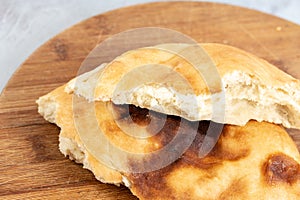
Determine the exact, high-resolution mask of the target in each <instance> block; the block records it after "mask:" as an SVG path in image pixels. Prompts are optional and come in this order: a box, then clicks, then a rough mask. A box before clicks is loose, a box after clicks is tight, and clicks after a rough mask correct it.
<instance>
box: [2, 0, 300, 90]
mask: <svg viewBox="0 0 300 200" xmlns="http://www.w3.org/2000/svg"><path fill="white" fill-rule="evenodd" d="M156 1H157V0H156ZM206 1H210V0H206ZM146 2H153V0H47V1H46V0H26V1H25V0H0V91H2V89H3V88H4V86H5V84H6V83H7V81H8V80H9V78H10V77H11V75H12V74H13V72H14V71H15V70H16V69H17V68H18V66H20V64H21V63H22V62H23V61H24V60H25V59H26V58H27V57H28V56H29V55H30V54H31V53H32V52H33V51H34V50H35V49H36V48H38V47H39V46H41V45H42V44H43V43H44V42H46V41H47V40H48V39H50V38H51V37H53V36H54V35H56V34H58V33H59V32H61V31H63V30H64V29H66V28H68V27H70V26H72V25H74V24H76V23H78V22H80V21H81V20H84V19H86V18H89V17H91V16H93V15H97V14H100V13H103V12H105V11H108V10H112V9H115V8H119V7H123V6H128V5H134V4H137V3H146ZM211 2H222V3H228V4H232V5H239V6H243V7H248V8H253V9H256V10H260V11H263V12H266V13H270V14H273V15H276V16H279V17H282V18H284V19H287V20H290V21H292V22H295V23H297V24H300V12H299V9H300V1H299V0H247V1H245V0H243V1H242V0H212V1H211Z"/></svg>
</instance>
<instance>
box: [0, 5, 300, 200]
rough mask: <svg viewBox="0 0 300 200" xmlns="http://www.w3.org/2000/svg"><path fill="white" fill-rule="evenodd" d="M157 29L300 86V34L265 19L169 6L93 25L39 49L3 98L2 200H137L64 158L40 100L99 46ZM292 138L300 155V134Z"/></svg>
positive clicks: (220, 9)
mask: <svg viewBox="0 0 300 200" xmlns="http://www.w3.org/2000/svg"><path fill="white" fill-rule="evenodd" d="M150 26H151V27H153V26H156V27H166V28H170V29H174V30H177V31H180V32H182V33H184V34H186V35H189V36H191V37H192V38H194V39H195V40H196V41H198V42H219V43H227V44H230V45H233V46H236V47H239V48H241V49H244V50H246V51H249V52H252V53H254V54H255V55H257V56H259V57H262V58H264V59H266V60H268V61H269V62H271V63H273V64H275V65H276V66H278V67H279V68H280V69H282V70H283V71H285V72H287V73H289V74H291V75H293V76H295V77H297V78H300V73H299V71H300V70H299V67H300V39H299V36H300V27H299V26H298V25H295V24H293V23H290V22H288V21H285V20H282V19H279V18H276V17H273V16H270V15H266V14H263V13H260V12H256V11H253V10H248V9H244V8H239V7H233V6H228V5H221V4H215V3H200V2H176V3H175V2H173V3H170V2H164V3H151V4H145V5H137V6H133V7H127V8H122V9H118V10H114V11H111V12H108V13H105V14H102V15H98V16H95V17H93V18H90V19H88V20H86V21H83V22H82V23H79V24H77V25H75V26H73V27H71V28H69V29H67V30H66V31H64V32H62V33H61V34H59V35H57V36H56V37H54V38H52V39H51V40H49V41H48V42H47V43H45V44H44V45H43V46H41V47H40V48H39V49H37V50H36V51H35V52H34V53H33V54H32V55H31V56H30V57H29V58H28V59H27V60H26V61H25V62H24V63H23V64H22V66H21V67H20V68H19V69H18V70H17V71H16V72H15V74H14V75H13V77H12V78H11V79H10V81H9V83H8V84H7V86H6V87H5V89H4V90H3V92H2V94H1V96H0V143H1V145H0V199H135V197H133V196H132V195H131V194H130V192H129V190H127V189H126V188H125V187H117V186H113V185H106V184H102V183H100V182H98V181H96V180H95V178H94V177H93V175H92V174H91V173H90V172H89V171H87V170H84V169H82V167H81V166H80V165H78V164H75V163H74V162H72V161H69V160H68V159H66V158H64V156H63V155H61V154H60V153H59V150H58V133H59V129H58V128H57V127H56V126H55V125H52V124H49V123H47V122H46V121H45V120H44V119H43V118H42V117H41V116H40V115H39V114H38V113H37V106H36V104H35V100H36V99H37V98H38V97H39V96H41V95H43V94H46V93H48V92H50V91H51V90H52V89H54V88H56V87H58V86H60V85H62V84H63V83H66V82H67V81H68V80H70V79H71V78H73V77H74V76H75V75H76V73H77V70H78V68H79V66H80V65H81V62H82V61H83V60H84V58H85V57H86V56H87V55H88V53H89V52H90V51H91V50H92V49H93V48H94V47H95V45H96V44H97V43H99V42H101V41H103V40H104V39H106V38H108V37H110V36H111V35H114V34H116V33H119V32H122V31H125V30H128V29H132V28H137V27H150ZM279 27H280V28H279ZM95 66H96V63H95ZM291 135H292V137H293V138H294V140H295V141H296V143H297V145H298V147H300V134H299V132H298V131H295V130H293V131H291Z"/></svg>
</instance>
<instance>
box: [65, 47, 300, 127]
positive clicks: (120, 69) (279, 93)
mask: <svg viewBox="0 0 300 200" xmlns="http://www.w3.org/2000/svg"><path fill="white" fill-rule="evenodd" d="M194 46H195V45H188V44H164V45H158V46H155V47H147V48H141V49H137V50H132V51H128V52H126V53H124V54H123V55H121V56H119V57H117V58H116V59H115V60H113V61H112V62H111V63H109V64H107V65H105V64H103V65H101V66H100V67H99V68H97V69H95V70H94V71H92V72H91V73H90V74H86V75H83V76H79V77H78V78H76V79H74V80H73V81H71V82H70V83H69V84H67V87H66V91H67V92H74V93H75V94H77V95H80V96H82V97H84V98H86V99H87V100H88V101H113V102H114V103H116V104H120V105H121V104H132V105H136V106H139V107H141V108H147V109H149V110H154V111H157V112H162V113H165V114H169V115H176V116H180V117H183V118H185V119H188V120H190V121H201V120H214V119H212V118H213V117H212V115H213V113H214V112H217V115H218V114H219V113H218V112H220V118H218V119H215V120H214V121H216V122H219V123H225V124H233V125H241V126H242V125H245V124H246V123H247V122H248V121H249V120H251V119H255V120H257V121H267V122H272V123H276V124H283V125H284V126H285V127H287V128H300V121H299V120H298V119H299V118H300V82H299V80H297V79H295V78H293V77H292V76H290V75H288V74H286V73H284V72H283V71H281V70H279V69H278V68H277V67H275V66H273V65H271V64H270V63H268V62H266V61H264V60H262V59H260V58H258V57H256V56H253V55H251V54H249V53H247V52H245V51H242V50H240V49H237V48H234V47H231V46H227V45H222V44H213V43H207V44H200V47H201V48H203V49H204V50H205V53H207V54H208V55H209V57H210V58H211V61H210V60H207V56H203V55H202V57H201V56H199V58H196V59H200V62H201V59H203V63H206V65H204V67H203V66H202V67H203V68H205V66H206V67H207V66H210V68H208V69H204V71H202V72H203V73H204V75H205V74H208V75H210V76H206V77H203V76H201V75H199V72H198V71H197V70H196V69H195V67H194V66H193V65H192V63H191V62H189V59H186V58H184V56H185V55H186V54H185V53H186V52H189V49H190V48H192V47H194ZM198 50H199V47H198ZM182 52H185V53H182ZM182 55H184V56H182ZM153 64H161V65H165V66H169V71H168V69H166V70H165V72H164V73H163V72H162V71H161V70H157V69H156V68H155V67H151V68H146V69H143V68H142V67H141V66H147V65H153ZM213 65H215V66H216V69H217V71H218V76H220V77H219V78H220V80H221V82H222V84H221V85H218V84H216V85H213V84H212V85H210V86H209V87H208V85H207V81H210V80H209V79H216V81H215V82H216V83H218V80H217V79H218V77H217V76H216V77H214V76H215V73H214V72H215V71H214V70H212V69H213V68H214V66H213ZM151 69H152V70H151ZM143 70H144V71H143ZM149 70H150V71H149ZM205 70H206V71H205ZM202 72H201V73H202ZM177 73H178V74H180V76H181V79H180V78H178V77H177V75H176V74H177ZM201 73H200V74H201ZM128 74H129V75H128ZM202 75H203V74H202ZM153 77H155V79H152V78H153ZM174 77H175V78H174ZM144 79H147V80H148V82H146V83H143V84H140V83H141V81H142V80H144ZM151 80H154V81H151ZM179 80H180V81H179ZM211 82H213V80H212V81H211ZM222 91H225V94H224V98H225V100H224V102H221V101H222V95H223V94H222ZM212 98H214V99H216V100H215V101H214V102H213V101H212ZM218 101H219V102H218ZM212 102H213V103H219V104H220V105H221V104H223V105H224V106H225V110H224V114H223V111H218V110H216V109H215V110H214V109H213V107H212ZM221 115H224V116H221Z"/></svg>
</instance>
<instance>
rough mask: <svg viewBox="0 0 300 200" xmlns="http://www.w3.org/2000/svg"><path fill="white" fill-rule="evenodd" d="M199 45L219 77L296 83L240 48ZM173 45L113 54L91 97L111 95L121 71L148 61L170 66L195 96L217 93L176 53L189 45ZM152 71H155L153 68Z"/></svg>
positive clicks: (276, 83) (124, 72)
mask: <svg viewBox="0 0 300 200" xmlns="http://www.w3.org/2000/svg"><path fill="white" fill-rule="evenodd" d="M199 45H200V47H202V48H203V49H204V50H205V52H206V53H207V54H208V55H209V57H210V58H211V59H212V61H213V63H214V64H215V65H216V67H217V70H218V71H219V74H220V77H221V78H222V77H224V76H225V75H226V74H231V73H232V72H234V71H240V72H243V73H245V74H247V75H249V76H250V77H251V78H253V79H254V80H257V81H259V82H260V84H261V85H265V86H273V87H275V88H280V87H282V86H283V85H285V84H297V85H298V86H299V81H298V80H297V79H295V78H293V77H291V76H290V75H288V74H286V73H284V72H283V71H281V70H279V69H278V68H277V67H275V66H273V65H271V64H270V63H268V62H267V61H265V60H263V59H260V58H258V57H256V56H254V55H252V54H250V53H247V52H245V51H243V50H240V49H238V48H235V47H231V46H228V45H223V44H216V43H203V44H199ZM177 46H179V47H176V50H174V47H173V46H170V45H159V46H158V47H148V48H141V49H137V50H131V51H128V52H126V53H124V54H123V55H121V56H119V57H117V58H116V59H115V60H114V61H112V62H111V63H109V64H108V65H107V66H106V67H105V69H104V71H103V72H102V77H101V82H100V81H99V82H98V83H97V85H96V88H95V98H96V99H101V97H109V98H112V96H113V94H112V92H113V91H114V90H115V88H116V85H117V84H118V83H119V82H120V80H121V79H122V78H123V76H124V75H125V74H127V73H129V72H130V71H131V70H133V69H134V68H139V67H141V66H144V65H149V64H163V65H167V66H169V67H171V68H172V69H173V70H174V71H176V72H178V73H179V74H181V75H182V76H183V77H184V78H185V79H186V80H187V81H188V83H189V84H190V85H191V87H192V88H193V89H194V90H193V91H194V92H195V95H206V94H210V92H212V93H215V92H219V91H220V88H218V86H216V87H215V90H213V91H212V90H210V91H209V88H208V86H207V83H206V81H205V80H203V78H202V77H201V76H198V75H197V74H199V73H198V72H197V70H196V69H195V68H194V67H193V66H192V64H191V63H190V62H189V60H188V59H186V58H184V57H182V56H181V54H180V52H182V51H184V49H186V48H189V47H190V45H186V44H177ZM168 50H171V51H168ZM174 51H175V52H174ZM183 55H184V54H183ZM210 67H214V66H210ZM153 73H157V72H155V71H153ZM206 78H208V77H206ZM132 81H133V82H134V81H136V79H135V78H133V77H132ZM163 82H164V79H161V80H160V83H163ZM130 85H133V83H132V82H131V83H130ZM130 87H131V86H130ZM175 89H176V88H175ZM179 92H182V93H183V94H184V93H185V91H183V90H180V88H179Z"/></svg>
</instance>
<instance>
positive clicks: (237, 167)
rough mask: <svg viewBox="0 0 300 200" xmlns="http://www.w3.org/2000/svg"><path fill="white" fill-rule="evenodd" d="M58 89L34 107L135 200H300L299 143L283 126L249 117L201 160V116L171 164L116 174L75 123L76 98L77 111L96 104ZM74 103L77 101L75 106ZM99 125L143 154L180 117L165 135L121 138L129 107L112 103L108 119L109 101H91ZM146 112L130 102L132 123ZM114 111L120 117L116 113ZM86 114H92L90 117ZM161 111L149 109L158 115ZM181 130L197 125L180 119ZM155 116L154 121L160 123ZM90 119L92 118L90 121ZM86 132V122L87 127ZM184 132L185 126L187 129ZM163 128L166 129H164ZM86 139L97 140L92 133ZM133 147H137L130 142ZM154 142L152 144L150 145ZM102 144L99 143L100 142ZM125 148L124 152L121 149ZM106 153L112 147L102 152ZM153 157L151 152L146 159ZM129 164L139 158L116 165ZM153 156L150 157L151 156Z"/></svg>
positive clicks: (165, 139) (72, 148)
mask: <svg viewBox="0 0 300 200" xmlns="http://www.w3.org/2000/svg"><path fill="white" fill-rule="evenodd" d="M64 90H65V86H62V87H60V88H58V89H56V90H54V91H53V92H51V93H49V94H47V95H45V96H43V97H41V98H40V99H39V100H38V104H39V112H40V114H41V115H43V116H44V117H45V119H46V120H48V121H51V122H54V123H56V124H57V125H58V126H59V127H60V128H61V133H60V136H59V138H60V139H59V140H60V145H59V146H60V151H61V152H62V153H63V154H64V155H66V156H69V158H71V159H74V160H75V161H76V162H79V163H83V165H84V167H85V168H88V169H89V170H91V171H92V173H94V175H95V177H96V178H97V179H98V180H100V181H102V182H104V183H113V184H117V185H118V184H125V185H126V186H127V187H129V189H130V190H131V191H132V193H133V194H134V195H136V196H137V197H138V198H140V199H255V200H256V199H299V198H300V192H299V191H300V166H299V163H300V156H299V152H298V150H297V147H296V145H295V144H294V142H293V141H292V139H291V138H290V137H289V135H288V134H287V133H286V131H285V130H284V128H283V127H281V126H280V125H275V124H272V123H267V122H256V121H250V122H248V123H247V124H246V125H245V126H234V125H225V127H224V129H223V132H222V134H221V136H220V138H219V140H218V143H217V145H216V146H215V147H214V149H213V151H211V152H210V154H209V155H208V156H206V157H204V158H199V157H198V154H197V152H198V148H199V144H201V141H202V140H203V137H204V134H205V130H206V129H207V128H208V126H209V124H211V125H212V126H213V125H214V124H215V123H213V122H209V121H202V122H200V124H199V128H198V129H197V130H198V131H197V135H196V137H195V140H193V143H192V145H191V146H190V147H189V149H188V150H187V151H186V152H185V153H184V154H183V155H182V156H181V157H180V158H178V159H177V160H176V161H174V162H173V163H171V164H170V165H168V166H166V167H164V168H161V169H159V170H156V171H150V172H144V173H136V172H121V171H118V170H117V169H114V168H111V167H110V166H107V165H106V164H104V163H103V162H101V161H99V160H97V159H96V157H97V155H93V154H92V153H91V151H90V150H89V149H88V147H86V146H85V144H84V143H83V142H82V138H81V137H80V135H82V133H81V134H79V133H78V128H76V124H75V122H76V119H75V118H76V117H77V116H78V115H86V113H87V112H89V111H87V110H85V109H81V110H79V112H78V111H77V113H75V114H74V109H76V108H74V105H75V104H74V102H73V101H74V98H81V100H82V101H80V102H81V103H82V105H81V106H79V107H80V108H85V106H87V105H89V104H91V103H93V102H88V101H87V100H86V99H84V98H82V97H77V96H76V95H75V97H74V95H73V94H69V93H66V92H64ZM76 106H78V105H77V104H76ZM93 107H95V108H96V110H97V112H95V113H96V115H94V117H95V116H96V118H97V121H98V123H99V126H102V130H105V134H106V135H107V136H108V138H109V139H110V140H111V141H112V143H113V144H114V145H115V146H119V147H121V148H124V149H126V147H127V149H126V151H132V152H138V151H142V152H143V153H146V152H149V151H153V150H156V149H158V148H161V147H162V146H165V145H166V143H169V142H170V140H171V139H172V138H173V137H174V134H175V133H176V132H174V130H176V126H178V124H179V122H180V118H179V117H174V116H168V117H167V119H169V121H168V123H166V124H165V127H164V129H163V130H162V131H163V133H164V134H160V136H159V134H158V135H157V137H151V138H147V139H145V140H144V141H141V140H136V141H134V140H126V137H128V136H126V134H124V133H123V132H122V130H120V129H119V128H118V125H117V124H116V120H119V121H121V122H123V124H125V125H126V123H127V124H128V125H129V124H130V122H129V121H128V120H127V117H128V116H127V115H124V114H122V113H126V112H124V109H125V110H126V107H122V106H115V107H116V108H115V110H116V113H117V115H115V116H112V114H111V112H109V111H111V110H110V109H111V108H113V107H114V105H113V104H112V102H101V101H99V102H94V105H93ZM144 112H145V110H143V109H141V108H136V107H133V109H132V112H131V116H133V115H135V117H134V116H133V117H131V118H132V119H134V123H140V124H143V123H146V124H147V123H148V122H147V119H145V117H141V116H143V115H147V114H145V113H144ZM118 114H119V115H118ZM88 116H89V115H88ZM163 116H164V114H159V113H154V114H153V115H152V118H151V119H153V120H154V121H155V119H160V117H163ZM182 120H183V121H184V123H185V126H184V127H185V130H189V127H193V124H195V122H190V121H187V120H185V119H182ZM158 121H159V120H158ZM87 123H89V122H87ZM85 131H86V132H89V131H90V129H89V127H86V129H85ZM188 132H189V131H188ZM166 133H168V134H166ZM90 139H91V140H93V139H95V138H90ZM133 144H134V146H133ZM153 144H157V145H153ZM98 145H101V141H98ZM124 151H125V150H124ZM103 153H104V154H106V155H110V154H111V152H109V150H107V152H103ZM150 159H151V157H150ZM118 161H120V162H122V163H123V164H124V165H128V166H131V167H132V168H134V167H135V166H136V165H137V164H138V163H137V162H136V161H135V160H132V159H130V158H125V159H124V158H120V160H115V162H118ZM150 161H151V160H150ZM155 162H157V160H153V163H155Z"/></svg>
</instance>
